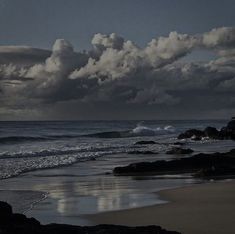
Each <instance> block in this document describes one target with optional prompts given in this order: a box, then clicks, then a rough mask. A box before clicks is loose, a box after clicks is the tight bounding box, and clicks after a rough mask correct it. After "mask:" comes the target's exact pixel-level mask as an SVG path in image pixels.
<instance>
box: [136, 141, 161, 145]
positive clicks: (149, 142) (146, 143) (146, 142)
mask: <svg viewBox="0 0 235 234" xmlns="http://www.w3.org/2000/svg"><path fill="white" fill-rule="evenodd" d="M153 144H157V143H156V142H155V141H137V142H136V143H135V145H153Z"/></svg>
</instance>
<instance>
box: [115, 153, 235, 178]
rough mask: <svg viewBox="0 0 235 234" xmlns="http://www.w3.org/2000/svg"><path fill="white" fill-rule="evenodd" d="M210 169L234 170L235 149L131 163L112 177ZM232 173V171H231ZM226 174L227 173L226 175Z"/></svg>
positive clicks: (116, 171)
mask: <svg viewBox="0 0 235 234" xmlns="http://www.w3.org/2000/svg"><path fill="white" fill-rule="evenodd" d="M211 168H217V171H218V170H219V168H223V170H220V171H221V172H222V171H224V173H225V172H226V169H228V171H230V172H232V169H234V168H235V149H233V150H231V151H229V152H227V153H213V154H206V153H200V154H196V155H194V156H191V157H187V158H180V159H173V160H170V161H166V160H158V161H154V162H140V163H132V164H129V165H128V166H124V167H115V168H114V170H113V173H114V175H143V174H155V175H164V174H182V173H197V172H198V171H201V170H211ZM233 171H234V170H233ZM226 174H227V173H226Z"/></svg>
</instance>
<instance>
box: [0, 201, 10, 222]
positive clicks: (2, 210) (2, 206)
mask: <svg viewBox="0 0 235 234" xmlns="http://www.w3.org/2000/svg"><path fill="white" fill-rule="evenodd" d="M11 215H12V207H11V206H10V205H9V204H8V203H6V202H3V201H0V218H1V217H3V216H11Z"/></svg>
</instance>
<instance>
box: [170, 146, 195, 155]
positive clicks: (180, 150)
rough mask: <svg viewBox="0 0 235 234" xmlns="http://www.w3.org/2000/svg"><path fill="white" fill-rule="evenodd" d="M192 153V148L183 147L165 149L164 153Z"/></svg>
mask: <svg viewBox="0 0 235 234" xmlns="http://www.w3.org/2000/svg"><path fill="white" fill-rule="evenodd" d="M191 153H193V150H192V149H184V148H180V147H173V148H172V149H170V150H168V151H166V154H191Z"/></svg>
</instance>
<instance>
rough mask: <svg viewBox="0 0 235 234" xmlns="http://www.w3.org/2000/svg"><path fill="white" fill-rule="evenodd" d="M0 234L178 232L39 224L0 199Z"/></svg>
mask: <svg viewBox="0 0 235 234" xmlns="http://www.w3.org/2000/svg"><path fill="white" fill-rule="evenodd" d="M0 233H1V234H21V233H22V234H53V233H56V234H180V233H179V232H174V231H167V230H165V229H163V228H161V227H160V226H154V225H153V226H145V227H141V226H140V227H126V226H119V225H105V224H104V225H97V226H87V227H81V226H72V225H66V224H48V225H41V224H40V222H38V221H37V220H36V219H34V218H27V217H26V216H25V215H23V214H14V213H12V208H11V206H10V205H9V204H7V203H6V202H1V201H0Z"/></svg>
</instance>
